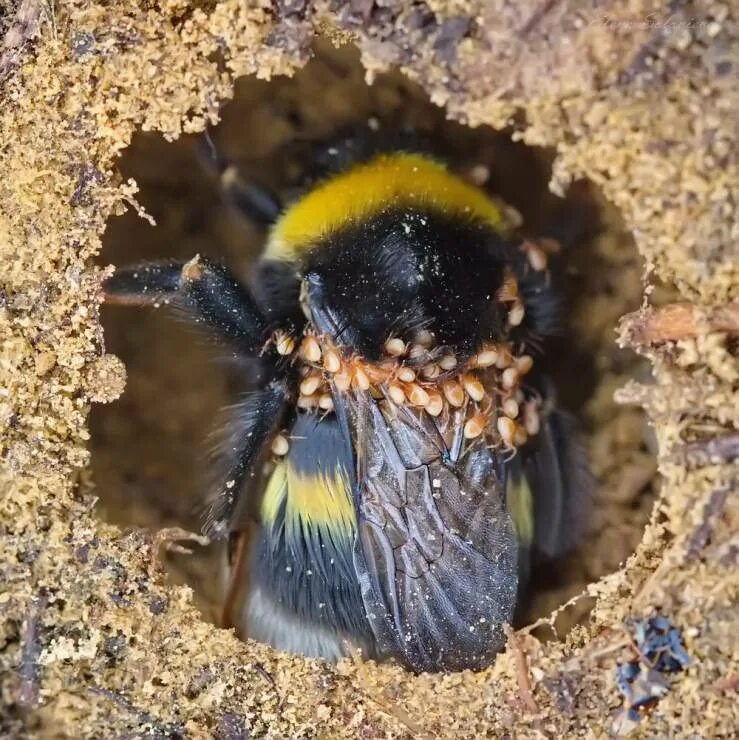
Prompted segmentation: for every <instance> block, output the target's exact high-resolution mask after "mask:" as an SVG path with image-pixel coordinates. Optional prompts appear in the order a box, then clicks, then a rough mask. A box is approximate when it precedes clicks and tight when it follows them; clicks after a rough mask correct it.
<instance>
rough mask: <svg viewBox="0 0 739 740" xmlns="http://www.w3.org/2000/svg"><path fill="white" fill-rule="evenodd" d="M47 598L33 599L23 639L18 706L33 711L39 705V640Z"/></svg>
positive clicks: (44, 596) (43, 595) (42, 596)
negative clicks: (41, 620) (40, 625)
mask: <svg viewBox="0 0 739 740" xmlns="http://www.w3.org/2000/svg"><path fill="white" fill-rule="evenodd" d="M47 601H48V600H47V597H46V595H45V594H40V595H39V596H36V597H35V598H34V599H33V603H32V605H31V609H30V611H29V613H28V617H27V618H26V623H25V625H24V628H23V635H22V637H21V644H22V646H23V647H22V651H21V670H20V674H21V684H20V687H19V689H18V704H19V706H21V707H22V708H23V709H33V708H34V707H35V706H36V704H37V703H38V694H39V665H38V658H39V654H40V653H41V645H40V644H39V640H38V633H39V621H40V617H41V613H42V612H43V611H44V609H46V604H47Z"/></svg>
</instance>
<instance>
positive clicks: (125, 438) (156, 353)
mask: <svg viewBox="0 0 739 740" xmlns="http://www.w3.org/2000/svg"><path fill="white" fill-rule="evenodd" d="M222 114H223V118H222V122H221V123H220V124H219V126H218V127H216V128H215V129H213V130H212V132H211V133H212V137H213V140H214V142H215V144H216V146H217V147H218V149H219V151H220V153H221V154H222V155H223V156H225V157H226V158H228V159H229V160H231V161H232V162H234V163H235V164H236V165H238V166H239V167H240V168H241V169H242V170H243V171H244V172H245V173H247V174H250V175H252V176H256V177H257V179H258V180H259V181H260V182H262V183H264V184H266V185H268V186H269V187H271V188H273V189H275V190H276V191H278V192H280V191H284V190H285V189H286V188H287V187H289V185H290V183H293V182H295V181H296V180H297V179H298V177H299V176H300V174H301V167H302V162H301V161H300V159H299V158H297V157H294V156H293V153H294V151H295V146H299V145H301V144H302V143H305V142H309V141H316V140H321V139H325V138H326V137H327V136H330V135H331V134H334V133H336V131H337V130H338V129H340V128H342V127H344V126H346V125H348V124H352V123H358V122H360V121H366V120H367V119H369V118H370V117H377V119H378V120H380V121H382V122H383V124H386V125H387V124H390V125H393V126H402V125H407V126H410V127H413V128H414V129H416V130H420V131H422V132H423V133H424V134H426V135H429V136H430V137H431V138H432V139H433V140H434V141H435V142H438V144H439V148H440V149H441V150H443V151H444V152H445V153H446V154H447V156H448V159H449V161H450V163H451V166H452V168H453V169H454V170H456V171H458V172H460V173H462V174H463V175H465V176H466V177H468V178H470V179H472V180H475V181H476V182H478V183H482V184H484V187H485V188H487V189H489V190H490V191H491V192H493V193H495V194H497V195H498V196H500V197H501V198H503V199H504V200H505V201H506V202H507V203H509V204H510V205H512V206H514V207H515V208H516V209H517V210H518V211H519V212H520V213H521V215H522V216H523V219H524V223H525V226H526V229H527V231H528V233H531V234H536V235H540V236H548V237H553V238H555V239H557V240H558V241H559V242H561V243H562V244H563V246H564V247H565V249H566V257H565V266H566V275H565V286H566V300H567V326H566V330H565V332H564V333H563V335H562V336H561V337H560V338H558V339H557V340H555V341H553V342H552V343H551V345H550V346H549V347H548V348H547V349H548V357H549V360H548V361H547V362H548V365H549V369H550V372H551V373H552V374H553V376H554V378H555V380H556V383H557V388H558V393H559V396H560V399H561V402H562V405H563V406H565V407H566V408H568V409H570V410H571V411H573V412H574V413H576V415H577V416H578V417H579V419H580V421H581V423H582V426H583V429H584V431H585V433H586V435H587V439H588V443H589V446H590V451H591V457H592V467H593V472H594V473H595V475H596V477H597V479H598V488H597V494H596V499H595V502H594V506H593V511H592V513H591V520H590V523H589V530H588V534H587V536H586V537H585V539H584V541H583V542H582V544H581V546H580V547H579V548H578V549H577V550H576V551H575V552H574V553H572V554H570V555H568V556H566V557H564V558H562V559H560V560H559V561H556V562H553V563H550V564H547V565H546V567H544V568H541V569H540V570H538V571H537V572H535V573H534V580H533V587H532V594H531V598H530V603H528V604H527V605H526V607H525V609H524V610H523V611H522V614H521V620H522V621H523V622H527V621H529V620H532V619H534V618H536V617H538V616H542V615H544V614H548V613H549V612H550V611H551V610H552V609H553V608H555V607H556V606H558V605H560V604H562V603H564V602H565V601H567V600H568V599H569V598H570V597H572V596H573V595H575V594H577V593H579V592H581V591H582V590H583V589H584V587H585V586H586V585H587V584H588V583H591V582H593V581H596V580H597V579H599V578H600V577H602V576H603V575H605V574H607V573H610V572H613V571H615V570H616V569H617V568H618V567H619V565H620V564H621V563H622V562H623V561H624V560H625V559H626V558H627V556H628V555H629V554H631V553H632V552H633V551H634V549H635V548H636V546H637V544H638V543H639V541H640V539H641V536H642V532H643V529H644V526H645V524H646V522H647V519H648V517H649V514H650V512H651V509H652V504H653V501H654V496H655V486H656V462H655V459H654V455H653V450H652V449H651V448H652V445H651V444H650V433H649V429H648V428H647V425H646V422H645V419H644V416H643V414H642V412H641V411H640V410H637V409H635V408H628V407H620V406H617V405H616V404H615V403H614V400H613V394H614V391H615V390H616V389H617V388H618V387H620V386H622V385H623V384H624V382H625V381H626V380H628V379H630V378H637V379H643V378H644V377H645V376H646V374H647V372H648V370H647V367H646V365H645V364H644V363H643V361H642V360H640V359H639V358H638V357H636V356H635V355H634V354H632V353H629V352H625V351H623V350H619V349H618V348H617V347H616V344H615V334H614V328H615V325H616V322H617V320H618V318H619V317H620V316H622V315H624V314H625V313H628V312H629V311H633V310H635V309H636V308H638V306H639V302H640V298H641V272H642V266H641V262H640V259H639V257H638V254H637V251H636V248H635V247H634V245H633V243H632V240H631V238H630V236H629V235H628V234H627V233H626V231H625V229H624V227H623V225H622V223H621V221H620V218H619V216H618V214H617V213H616V212H615V210H614V209H613V208H612V207H611V206H609V205H608V204H607V203H606V202H605V201H604V199H603V198H602V197H601V196H600V194H599V193H598V191H597V189H596V188H595V187H593V186H592V185H591V184H589V183H587V182H578V183H575V185H573V186H572V188H571V189H570V191H569V192H568V194H567V196H566V197H565V198H564V199H562V198H557V197H555V196H554V195H552V194H551V193H550V192H549V190H548V187H547V184H548V181H549V176H550V171H551V161H552V158H553V154H552V152H549V151H545V150H539V149H534V148H531V147H526V146H524V145H522V144H516V143H514V142H513V140H512V138H511V135H510V132H494V131H493V130H491V129H487V128H479V129H469V128H466V127H464V126H462V125H460V124H456V123H452V122H449V121H447V120H445V117H444V112H443V110H440V109H439V108H437V107H435V106H434V105H432V104H431V103H430V101H429V100H428V98H427V97H426V96H425V95H424V94H423V93H422V92H421V91H420V89H419V88H417V87H415V86H414V85H412V84H411V83H409V82H408V81H407V80H405V79H404V78H403V77H401V76H400V75H396V74H390V75H383V76H379V77H378V78H377V79H376V80H375V82H374V83H373V85H372V86H367V85H366V83H365V80H364V72H363V69H362V67H361V64H360V62H359V59H358V55H357V54H356V53H355V52H354V51H353V50H352V49H349V48H345V49H342V50H336V49H333V48H330V47H326V46H321V47H320V48H319V49H318V51H317V55H316V58H315V60H314V61H312V62H311V63H309V64H308V65H307V66H306V67H305V68H304V69H303V70H301V71H300V72H299V73H298V74H296V76H295V77H294V78H292V79H287V78H280V79H276V80H274V81H271V82H262V81H258V80H255V79H247V78H242V79H241V80H239V82H238V84H237V85H236V90H235V95H234V99H233V101H232V102H231V103H229V104H228V105H226V106H225V107H224V108H223V111H222ZM286 144H290V145H288V146H286ZM201 147H202V137H200V136H192V137H183V138H181V139H180V140H178V141H177V142H175V143H170V142H167V141H165V140H164V138H163V137H161V136H159V135H156V134H147V133H140V134H138V135H137V136H136V137H135V138H134V141H133V143H132V145H131V146H130V147H129V148H128V149H127V150H126V151H125V152H124V154H123V156H122V158H121V161H120V170H121V172H122V174H123V176H124V178H128V177H133V178H134V179H135V180H136V182H137V183H138V185H139V187H140V193H139V196H138V200H139V202H140V203H141V204H142V206H143V207H144V209H145V210H146V211H147V212H148V213H149V214H151V215H152V216H153V218H154V219H155V221H156V227H152V226H151V225H150V224H149V223H148V222H147V221H146V220H144V219H142V218H140V217H139V216H138V215H137V214H136V213H135V212H133V211H129V212H128V213H126V214H125V215H124V216H120V217H113V218H112V219H111V220H110V221H109V224H108V229H107V231H106V234H105V238H104V249H103V252H102V257H101V261H102V263H103V264H109V263H112V264H116V265H122V264H126V263H128V262H133V261H137V260H143V259H157V258H161V257H192V256H193V255H195V254H198V253H199V254H201V255H207V256H211V257H215V258H218V259H222V260H223V261H224V262H225V263H227V264H228V265H229V266H230V267H231V268H232V269H233V270H234V272H235V273H236V274H237V275H238V276H239V277H241V278H244V279H245V278H246V277H247V276H248V274H249V272H250V267H251V265H252V264H253V262H254V260H255V259H256V257H257V256H258V254H259V252H260V250H261V248H262V245H263V239H264V234H263V232H261V231H260V230H259V228H258V227H256V226H255V225H254V224H252V223H250V222H249V221H247V220H246V219H245V218H244V217H243V216H242V215H240V214H239V213H238V212H237V211H236V210H235V209H234V208H233V207H232V206H231V205H229V203H228V202H226V200H225V199H224V198H223V197H222V194H221V192H220V190H219V187H218V183H217V178H216V176H215V175H214V174H213V173H212V172H211V171H210V170H209V169H208V167H207V166H206V165H205V162H204V160H203V157H202V153H201ZM103 324H104V327H105V343H106V350H107V351H108V352H111V353H114V354H116V355H118V356H119V357H121V358H122V359H123V360H124V361H125V363H126V366H127V369H128V382H127V386H126V391H125V393H124V395H123V396H122V398H120V399H119V400H118V401H117V402H116V403H113V404H110V405H106V406H103V405H96V406H94V407H93V410H92V419H91V428H92V442H91V450H92V471H93V477H94V481H95V484H96V487H97V491H98V492H99V494H100V496H101V501H100V504H99V506H100V511H101V516H102V517H104V518H105V519H106V520H108V521H111V522H113V523H116V524H119V525H123V526H128V525H131V526H139V527H146V528H148V529H150V530H156V529H159V528H162V527H168V526H181V527H185V528H187V529H190V530H192V531H198V530H199V528H200V513H201V510H202V509H201V506H202V503H203V497H204V491H205V490H206V486H207V481H208V476H207V473H206V454H207V452H208V449H209V441H208V440H209V430H211V429H212V428H214V426H215V425H216V424H217V422H218V419H219V410H220V409H221V407H223V406H224V405H226V404H228V403H232V402H233V401H234V400H236V398H237V396H238V394H239V392H240V390H242V388H243V378H240V377H239V376H238V374H237V373H236V371H235V370H234V369H233V368H231V367H230V366H229V365H227V364H225V363H219V362H218V353H217V351H214V350H213V349H212V348H211V347H209V346H207V344H206V343H205V342H203V341H202V340H200V339H199V337H197V336H196V335H194V334H193V332H192V331H191V330H190V329H189V328H188V327H187V326H185V325H183V324H181V323H179V322H177V321H173V320H172V318H171V316H168V315H166V314H165V312H163V311H162V312H159V311H156V310H145V311H141V310H138V311H137V310H134V309H125V308H119V307H111V308H107V309H105V310H104V311H103ZM219 558H220V553H219V552H218V551H217V548H216V547H215V546H213V547H208V548H201V549H198V550H197V551H196V552H195V553H193V554H192V555H189V556H184V555H170V556H168V570H169V572H170V574H171V576H172V577H173V579H174V580H176V581H177V582H184V583H187V584H189V585H190V586H192V588H193V589H194V591H195V594H196V599H197V603H198V605H199V607H200V609H201V611H202V613H203V615H204V617H205V618H206V619H209V620H212V621H217V617H218V613H219V612H218V602H219V597H220V594H219V583H218V579H217V578H215V577H214V574H215V572H216V571H217V568H218V564H219ZM588 608H589V604H588V602H587V600H583V601H582V602H581V603H579V604H578V606H577V607H576V608H575V609H573V610H571V611H570V612H568V613H567V614H565V615H563V616H562V617H561V619H562V624H561V625H559V626H560V627H561V631H566V629H567V628H568V627H569V626H571V625H572V624H574V623H576V622H577V621H578V620H581V619H583V618H584V617H585V616H586V614H587V611H588Z"/></svg>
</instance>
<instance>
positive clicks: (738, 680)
mask: <svg viewBox="0 0 739 740" xmlns="http://www.w3.org/2000/svg"><path fill="white" fill-rule="evenodd" d="M711 688H712V689H713V690H714V691H726V692H729V691H734V692H736V691H739V673H730V674H729V675H728V676H721V678H717V679H716V680H715V681H714V682H713V683H712V684H711Z"/></svg>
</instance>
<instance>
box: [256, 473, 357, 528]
mask: <svg viewBox="0 0 739 740" xmlns="http://www.w3.org/2000/svg"><path fill="white" fill-rule="evenodd" d="M283 501H285V530H286V532H287V533H288V534H289V535H291V536H293V535H295V534H297V533H298V532H299V531H301V530H302V531H303V532H310V531H313V530H315V529H316V528H318V529H321V530H323V531H327V532H329V533H330V534H331V535H332V536H333V537H346V538H348V537H351V536H352V535H353V533H354V531H355V528H356V516H355V512H354V504H353V502H352V499H351V488H350V485H349V481H348V480H347V479H346V476H345V475H344V473H343V471H342V470H341V469H340V468H337V469H335V470H334V473H333V475H329V476H326V475H311V474H306V473H298V472H296V471H295V470H294V469H293V468H292V466H291V465H290V464H289V463H280V464H278V465H277V467H276V468H275V471H274V473H272V477H271V478H270V479H269V483H268V484H267V488H266V490H265V492H264V498H263V500H262V519H263V521H265V522H266V523H268V524H272V523H273V522H275V520H276V519H277V516H278V513H279V510H280V506H281V505H282V502H283Z"/></svg>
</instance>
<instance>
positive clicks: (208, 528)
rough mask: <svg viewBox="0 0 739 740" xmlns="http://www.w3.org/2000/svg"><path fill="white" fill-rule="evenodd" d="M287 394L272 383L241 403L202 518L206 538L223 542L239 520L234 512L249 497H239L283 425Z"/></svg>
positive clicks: (282, 384)
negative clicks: (217, 478) (213, 488)
mask: <svg viewBox="0 0 739 740" xmlns="http://www.w3.org/2000/svg"><path fill="white" fill-rule="evenodd" d="M288 400H289V392H288V390H287V387H286V385H285V384H284V383H283V382H281V381H272V382H271V383H270V384H269V385H267V386H266V387H265V388H262V389H261V390H258V391H255V392H253V393H250V394H249V396H247V398H246V400H245V401H244V402H243V403H242V404H241V406H240V408H239V412H238V415H237V416H236V419H235V423H234V431H233V432H232V433H231V435H230V437H229V438H228V439H227V440H226V442H225V444H222V445H221V450H220V456H219V457H220V465H219V467H220V469H221V470H222V471H223V473H222V474H221V476H220V479H221V481H222V482H221V484H220V485H219V486H218V487H217V488H216V491H215V495H214V496H213V500H212V504H211V506H210V510H209V511H208V513H207V515H206V517H205V523H204V525H203V532H204V533H205V534H206V535H208V537H211V538H214V539H222V538H223V537H226V536H227V535H228V533H229V532H230V531H232V530H233V528H234V527H233V525H234V523H235V522H240V521H241V519H242V516H241V511H240V510H237V509H241V508H244V507H246V506H248V503H249V502H248V497H246V496H243V497H242V496H241V490H242V488H243V487H244V485H245V484H246V481H247V478H253V477H255V476H257V475H259V474H260V470H259V468H260V466H259V465H258V464H257V463H258V462H259V459H260V457H261V456H262V454H263V453H264V451H265V449H266V447H267V445H268V443H269V442H270V441H271V440H272V438H273V437H274V436H275V434H277V432H278V431H279V429H280V428H281V426H282V423H283V417H284V416H285V412H286V409H287V406H288Z"/></svg>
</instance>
